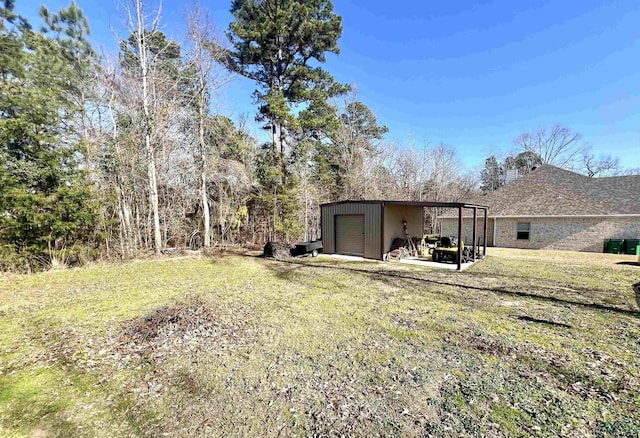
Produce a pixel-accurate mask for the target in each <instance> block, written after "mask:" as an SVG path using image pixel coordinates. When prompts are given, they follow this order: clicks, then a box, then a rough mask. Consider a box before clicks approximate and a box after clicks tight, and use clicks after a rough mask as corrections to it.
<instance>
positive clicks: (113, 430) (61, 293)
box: [0, 249, 640, 437]
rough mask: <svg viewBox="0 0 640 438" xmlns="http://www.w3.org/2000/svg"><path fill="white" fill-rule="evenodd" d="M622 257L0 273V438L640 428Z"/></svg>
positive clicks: (620, 431)
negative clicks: (461, 264) (457, 268)
mask: <svg viewBox="0 0 640 438" xmlns="http://www.w3.org/2000/svg"><path fill="white" fill-rule="evenodd" d="M633 260H635V258H634V257H630V256H614V255H609V254H579V253H568V252H567V253H561V252H545V251H515V250H498V249H490V252H489V256H488V257H487V259H486V260H485V261H483V262H482V263H479V264H477V265H476V266H473V267H472V268H470V269H469V270H467V271H464V272H452V271H441V270H433V269H428V268H422V267H415V266H407V265H401V264H397V263H371V262H345V261H342V260H336V259H333V258H331V257H318V258H317V259H310V258H308V259H295V260H291V261H287V262H280V261H270V260H264V259H261V258H257V257H253V256H251V255H242V254H227V255H219V256H215V257H210V258H207V257H203V258H202V259H196V258H172V259H162V260H155V261H140V262H134V263H128V264H124V265H120V266H93V267H88V268H85V269H74V270H60V271H54V272H48V273H43V274H38V275H30V276H2V277H0V334H1V336H0V436H3V437H13V436H35V437H53V436H60V437H68V436H105V437H113V436H146V435H149V436H160V435H163V434H166V435H168V436H292V435H293V436H312V435H321V436H340V435H352V436H353V435H355V436H373V435H376V436H379V435H387V436H531V435H534V436H576V437H578V436H611V437H614V436H615V437H638V436H640V435H639V434H640V312H639V309H638V307H637V304H636V301H635V297H634V294H633V291H632V289H631V284H632V283H634V282H636V281H640V266H633V265H631V264H625V263H627V262H630V261H633Z"/></svg>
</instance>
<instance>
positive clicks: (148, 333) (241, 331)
mask: <svg viewBox="0 0 640 438" xmlns="http://www.w3.org/2000/svg"><path fill="white" fill-rule="evenodd" d="M245 321H246V312H245V311H243V310H239V309H234V310H231V309H226V308H225V309H223V308H220V307H214V306H213V305H212V304H211V303H209V302H207V301H205V300H204V299H202V298H201V297H198V296H191V297H188V298H187V299H186V300H185V301H183V302H179V303H176V304H175V305H172V306H162V307H160V308H158V309H155V310H154V311H153V312H151V313H149V314H147V315H145V316H143V317H140V318H136V319H134V320H132V321H130V322H129V323H127V324H126V325H125V328H124V329H123V330H122V332H121V333H120V335H119V336H118V337H117V341H116V351H117V352H118V353H119V354H120V355H122V356H125V357H127V358H136V357H137V358H139V357H144V358H145V360H148V361H154V362H158V361H163V360H164V359H167V358H168V357H177V356H178V355H181V356H184V355H188V356H190V357H197V356H198V355H199V354H201V353H204V352H206V353H208V354H221V353H222V352H223V351H225V350H228V349H230V348H232V347H235V346H238V345H242V344H243V343H244V340H245V339H246V337H247V327H246V322H245Z"/></svg>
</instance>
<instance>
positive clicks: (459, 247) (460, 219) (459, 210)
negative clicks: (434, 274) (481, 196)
mask: <svg viewBox="0 0 640 438" xmlns="http://www.w3.org/2000/svg"><path fill="white" fill-rule="evenodd" d="M458 271H462V207H458Z"/></svg>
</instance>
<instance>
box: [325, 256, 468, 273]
mask: <svg viewBox="0 0 640 438" xmlns="http://www.w3.org/2000/svg"><path fill="white" fill-rule="evenodd" d="M325 255H326V256H328V257H331V258H335V259H339V260H346V261H351V262H381V263H403V264H405V265H414V266H427V267H429V268H436V269H449V270H450V271H455V270H456V269H458V265H457V264H456V263H436V262H432V261H431V260H429V259H421V258H414V257H409V258H404V259H402V260H400V261H398V260H389V261H386V262H383V261H382V260H374V259H365V258H364V257H358V256H350V255H343V254H325ZM476 261H480V260H476ZM470 266H473V262H469V263H463V264H462V266H461V269H460V270H462V271H464V270H465V269H467V268H469V267H470Z"/></svg>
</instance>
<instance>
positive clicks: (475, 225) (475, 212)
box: [472, 207, 478, 262]
mask: <svg viewBox="0 0 640 438" xmlns="http://www.w3.org/2000/svg"><path fill="white" fill-rule="evenodd" d="M477 225H478V208H477V207H473V248H472V249H473V261H474V262H475V261H476V242H477V240H478V235H477V232H476V228H477Z"/></svg>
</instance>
